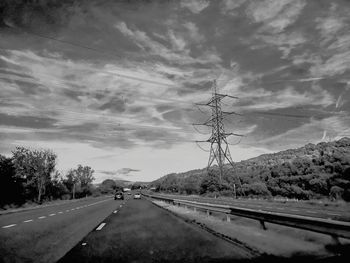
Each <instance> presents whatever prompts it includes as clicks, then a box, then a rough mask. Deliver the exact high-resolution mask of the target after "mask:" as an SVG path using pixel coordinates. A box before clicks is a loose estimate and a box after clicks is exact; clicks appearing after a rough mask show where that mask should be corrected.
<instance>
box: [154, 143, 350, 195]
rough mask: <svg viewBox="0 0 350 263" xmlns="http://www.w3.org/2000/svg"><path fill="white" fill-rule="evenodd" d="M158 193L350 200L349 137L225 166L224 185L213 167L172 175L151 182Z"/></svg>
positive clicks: (264, 155) (215, 167)
mask: <svg viewBox="0 0 350 263" xmlns="http://www.w3.org/2000/svg"><path fill="white" fill-rule="evenodd" d="M150 185H151V186H154V187H156V189H157V190H159V191H166V192H179V193H185V194H204V195H210V194H215V195H217V194H221V195H233V194H234V190H235V189H236V193H237V195H246V196H264V197H270V196H283V197H290V198H298V199H314V198H324V197H327V198H331V199H340V198H342V199H344V200H347V201H350V138H347V137H344V138H342V139H340V140H338V141H333V142H321V143H318V144H316V145H315V144H311V143H310V144H307V145H305V146H304V147H300V148H297V149H289V150H286V151H281V152H277V153H273V154H263V155H260V156H258V157H255V158H251V159H249V160H245V161H241V162H237V163H235V164H234V167H232V166H230V165H226V166H225V167H224V175H223V178H222V182H221V183H220V182H219V179H218V168H217V166H214V167H213V168H212V169H211V170H210V175H208V173H207V170H206V169H198V170H192V171H188V172H185V173H178V174H175V173H174V174H168V175H166V176H163V177H161V178H159V179H157V180H155V181H153V182H151V183H150Z"/></svg>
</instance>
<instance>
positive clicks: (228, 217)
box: [226, 214, 231, 222]
mask: <svg viewBox="0 0 350 263" xmlns="http://www.w3.org/2000/svg"><path fill="white" fill-rule="evenodd" d="M226 222H231V217H230V215H228V214H226Z"/></svg>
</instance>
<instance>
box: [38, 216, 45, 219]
mask: <svg viewBox="0 0 350 263" xmlns="http://www.w3.org/2000/svg"><path fill="white" fill-rule="evenodd" d="M38 218H39V219H44V218H46V216H40V217H38Z"/></svg>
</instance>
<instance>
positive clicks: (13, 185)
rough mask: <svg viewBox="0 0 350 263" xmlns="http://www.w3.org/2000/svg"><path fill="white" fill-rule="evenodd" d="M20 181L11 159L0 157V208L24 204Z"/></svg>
mask: <svg viewBox="0 0 350 263" xmlns="http://www.w3.org/2000/svg"><path fill="white" fill-rule="evenodd" d="M23 192H24V189H23V187H22V180H21V179H20V178H17V177H16V172H15V167H14V165H13V162H12V158H7V157H5V156H2V155H0V207H3V206H4V205H8V204H16V205H20V204H22V203H24V196H23Z"/></svg>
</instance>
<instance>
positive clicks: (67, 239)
mask: <svg viewBox="0 0 350 263" xmlns="http://www.w3.org/2000/svg"><path fill="white" fill-rule="evenodd" d="M121 203H122V201H114V200H113V197H108V198H105V197H103V198H92V199H86V200H85V199H83V200H81V201H77V202H69V203H64V204H60V205H55V206H48V207H43V208H38V209H33V210H29V211H22V212H17V213H11V214H6V215H1V216H0V262H6V263H7V262H55V261H57V260H58V259H59V258H60V257H62V256H63V255H64V254H65V253H66V252H67V251H68V250H69V249H71V248H72V247H73V246H74V245H75V244H76V243H77V242H79V240H81V239H82V238H83V237H84V236H85V235H87V234H88V233H89V232H90V231H91V230H92V229H93V228H94V227H96V225H98V224H99V223H100V222H101V221H102V220H103V219H105V218H106V217H107V216H108V215H110V214H111V213H112V212H113V211H114V210H115V209H116V208H117V207H119V205H120V204H121Z"/></svg>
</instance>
